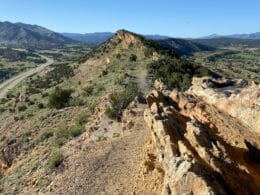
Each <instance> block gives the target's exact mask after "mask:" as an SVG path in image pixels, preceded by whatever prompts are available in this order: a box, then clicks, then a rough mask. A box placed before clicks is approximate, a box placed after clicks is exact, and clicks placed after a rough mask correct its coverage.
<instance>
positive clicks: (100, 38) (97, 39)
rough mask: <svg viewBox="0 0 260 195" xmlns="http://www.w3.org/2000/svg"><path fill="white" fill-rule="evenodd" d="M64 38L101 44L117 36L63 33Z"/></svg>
mask: <svg viewBox="0 0 260 195" xmlns="http://www.w3.org/2000/svg"><path fill="white" fill-rule="evenodd" d="M61 35H62V36H65V37H67V38H70V39H73V40H76V41H80V42H84V43H89V44H101V43H103V42H105V41H107V40H108V39H109V38H111V37H112V36H114V35H115V33H113V32H95V33H85V34H80V33H61ZM143 36H144V37H146V38H148V39H152V40H161V39H168V38H170V37H168V36H163V35H143Z"/></svg>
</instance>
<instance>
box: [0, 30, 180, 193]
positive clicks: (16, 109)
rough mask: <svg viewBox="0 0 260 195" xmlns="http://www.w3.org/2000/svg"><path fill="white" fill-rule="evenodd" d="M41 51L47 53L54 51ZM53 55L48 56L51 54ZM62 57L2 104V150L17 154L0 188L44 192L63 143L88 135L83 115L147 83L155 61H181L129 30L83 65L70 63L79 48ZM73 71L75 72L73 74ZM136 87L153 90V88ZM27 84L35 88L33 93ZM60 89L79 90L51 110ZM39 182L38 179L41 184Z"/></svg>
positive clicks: (89, 57)
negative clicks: (51, 96)
mask: <svg viewBox="0 0 260 195" xmlns="http://www.w3.org/2000/svg"><path fill="white" fill-rule="evenodd" d="M79 51H80V50H79ZM42 52H45V54H46V53H48V52H49V51H42ZM56 52H58V53H60V51H56ZM53 53H55V52H49V55H54V54H53ZM61 53H62V54H63V56H59V55H55V56H56V57H55V58H56V60H57V61H58V62H65V64H64V63H62V64H61V63H58V62H57V63H56V64H54V65H53V70H52V71H51V72H50V73H49V75H51V77H50V78H48V75H47V77H46V76H45V75H35V76H33V77H32V78H29V79H27V80H25V81H24V82H23V83H21V84H20V85H19V86H17V87H16V88H15V89H14V90H12V91H11V92H10V94H9V97H8V98H7V99H5V100H2V102H1V103H0V112H1V115H0V123H1V124H2V125H1V126H0V140H1V142H0V143H1V144H0V148H1V149H3V148H5V149H10V150H15V151H16V152H15V153H14V154H13V156H12V158H11V160H10V164H11V167H10V168H9V169H7V171H5V174H6V176H5V177H3V178H2V179H1V180H0V183H1V185H0V186H1V187H0V190H2V191H4V192H7V193H17V192H21V191H22V190H23V192H26V190H30V191H34V192H37V190H39V189H42V190H45V187H46V186H47V185H48V184H49V183H50V182H51V181H52V179H53V178H54V177H55V175H56V174H58V172H59V171H58V170H60V169H57V170H52V169H50V167H53V166H50V164H51V165H53V164H52V163H53V159H54V160H55V159H56V160H57V159H59V158H58V156H56V158H55V156H54V157H53V158H51V159H50V158H49V156H50V155H52V156H53V155H55V154H57V153H59V152H61V151H62V145H63V144H64V143H65V142H67V141H69V140H70V139H73V138H74V135H76V136H77V135H78V134H80V133H82V132H83V131H85V130H86V131H88V129H83V130H82V129H80V130H79V127H80V128H81V127H82V125H79V124H78V123H77V121H78V120H79V118H80V117H81V115H82V114H83V115H85V116H86V115H91V114H92V113H93V111H95V108H96V106H97V105H98V104H100V103H103V102H102V101H103V99H104V97H107V96H108V94H110V93H113V92H118V91H123V90H124V89H125V87H126V86H127V85H128V84H130V83H132V82H138V81H141V82H140V83H143V82H144V81H147V78H145V77H146V75H145V74H143V71H145V70H146V69H147V66H148V64H151V63H152V62H153V61H154V60H158V59H161V58H164V57H166V56H167V57H170V58H175V59H176V60H177V61H178V58H176V57H175V56H174V55H173V54H172V53H171V52H170V51H168V50H165V49H164V48H162V47H161V46H160V45H158V44H157V43H155V42H153V41H149V40H146V39H144V38H143V37H140V36H138V35H135V34H133V33H129V32H126V31H119V32H118V33H117V35H116V36H115V37H113V38H112V39H110V40H109V41H107V42H106V43H105V44H103V45H101V46H100V47H98V48H97V49H96V50H94V51H93V52H90V53H89V54H88V55H86V56H85V57H84V58H81V59H80V60H79V61H80V63H79V64H78V63H73V60H72V61H70V60H68V59H69V58H70V59H71V58H72V59H74V58H75V57H77V55H76V53H77V52H76V49H75V50H74V54H75V55H73V52H69V55H68V54H66V51H65V50H64V51H62V52H61ZM133 56H134V57H133ZM153 58H154V60H153ZM62 59H63V60H62ZM64 59H67V60H64ZM71 70H73V74H70V73H71ZM57 73H62V74H57ZM140 73H141V74H140ZM52 75H54V76H52ZM57 75H60V76H57ZM53 77H55V78H53ZM46 81H48V82H47V84H46ZM137 84H138V86H139V87H140V86H142V87H144V86H145V87H147V89H146V90H147V91H148V90H149V87H150V86H149V85H143V84H141V85H139V83H137ZM28 86H31V87H30V90H28ZM39 86H41V87H39ZM57 86H59V87H61V88H66V89H73V90H74V92H73V94H72V99H71V102H70V106H69V107H66V108H63V109H60V110H56V109H50V108H48V106H47V104H48V98H49V97H48V96H49V94H50V93H52V91H53V90H54V89H55V87H57ZM33 89H37V90H33ZM26 91H27V100H26V101H25V102H19V101H18V96H19V93H23V92H26ZM143 92H145V89H143ZM40 104H41V106H39V105H40ZM4 132H5V133H4ZM75 132H76V133H75ZM65 158H66V156H65ZM50 160H51V162H50ZM57 162H58V161H57ZM54 165H55V164H54ZM54 167H55V166H54ZM34 180H37V181H38V182H37V184H34ZM32 186H33V187H32ZM1 188H2V189H1Z"/></svg>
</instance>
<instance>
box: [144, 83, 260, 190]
mask: <svg viewBox="0 0 260 195" xmlns="http://www.w3.org/2000/svg"><path fill="white" fill-rule="evenodd" d="M156 86H163V85H159V83H158V82H157V84H156ZM241 88H242V87H241ZM159 89H160V88H159ZM240 91H243V89H241V90H240ZM193 92H194V90H193ZM208 96H209V97H208V98H209V99H210V96H211V94H208ZM147 103H148V106H149V109H146V110H145V112H144V117H145V120H146V122H147V124H148V126H149V128H150V130H151V137H152V138H151V140H152V141H151V143H150V144H151V145H152V146H150V147H153V148H154V156H155V157H156V160H157V161H158V162H159V163H160V164H161V165H162V169H163V171H164V173H165V176H164V191H163V193H164V194H257V193H259V191H260V171H259V170H260V169H259V167H260V166H259V161H258V160H259V159H258V157H257V156H256V155H259V152H260V150H259V146H260V143H259V142H260V141H259V137H257V136H255V132H254V131H253V130H252V129H249V127H248V126H247V125H245V124H244V123H243V122H241V121H240V120H239V118H235V117H233V116H232V115H230V114H229V113H228V112H224V111H223V110H220V109H219V108H218V107H217V106H216V105H215V104H214V103H212V104H211V102H210V101H207V100H205V101H204V100H202V99H201V98H198V96H196V95H192V94H191V93H190V94H187V93H181V92H178V91H167V90H154V91H152V92H151V93H150V94H149V95H148V96H147ZM149 155H150V154H149Z"/></svg>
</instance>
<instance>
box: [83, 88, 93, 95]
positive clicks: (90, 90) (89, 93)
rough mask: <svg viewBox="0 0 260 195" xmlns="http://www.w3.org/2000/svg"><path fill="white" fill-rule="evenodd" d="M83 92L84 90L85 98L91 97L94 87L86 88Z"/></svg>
mask: <svg viewBox="0 0 260 195" xmlns="http://www.w3.org/2000/svg"><path fill="white" fill-rule="evenodd" d="M83 90H84V95H85V96H91V95H92V94H93V90H94V87H93V86H88V87H85V88H84V89H83Z"/></svg>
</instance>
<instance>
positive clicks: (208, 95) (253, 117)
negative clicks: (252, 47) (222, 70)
mask: <svg viewBox="0 0 260 195" xmlns="http://www.w3.org/2000/svg"><path fill="white" fill-rule="evenodd" d="M192 84H193V85H192V87H191V88H190V89H189V91H188V93H190V94H192V95H195V96H197V97H200V98H203V100H205V101H206V102H207V103H209V104H213V105H215V106H216V107H217V108H218V109H219V110H221V111H224V112H226V113H228V114H230V115H231V116H233V117H235V118H237V119H238V120H240V121H241V123H243V124H244V125H245V126H246V127H248V129H249V130H251V131H252V132H256V133H257V134H260V128H259V127H260V85H259V84H258V85H257V84H255V83H251V84H250V85H247V82H246V81H244V80H228V79H218V80H216V79H213V78H209V77H204V78H193V81H192Z"/></svg>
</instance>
